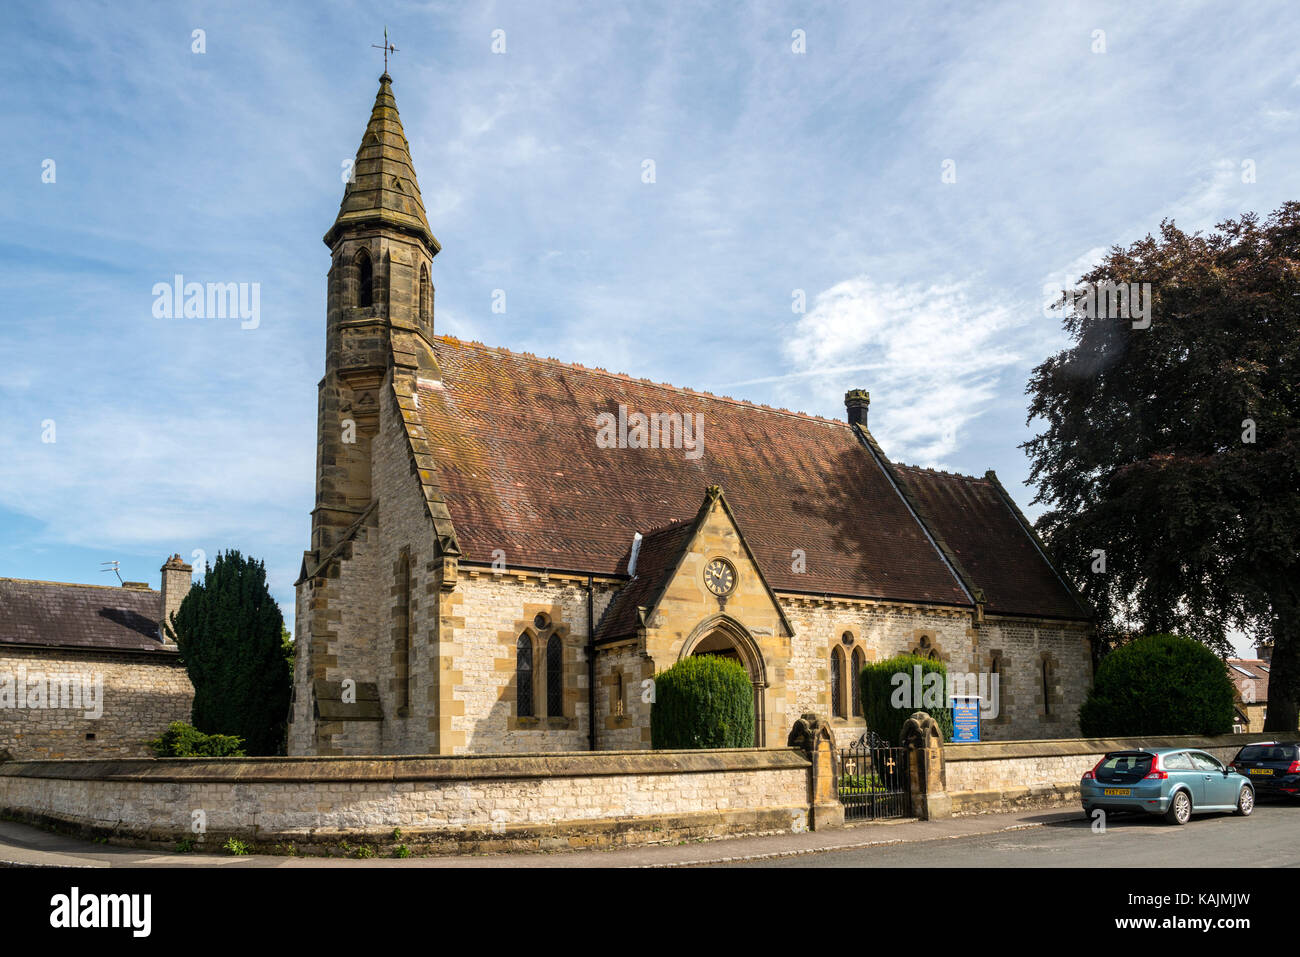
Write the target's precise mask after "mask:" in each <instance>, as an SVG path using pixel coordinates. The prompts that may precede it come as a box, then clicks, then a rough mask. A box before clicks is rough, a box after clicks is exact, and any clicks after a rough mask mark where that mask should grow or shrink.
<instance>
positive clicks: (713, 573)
mask: <svg viewBox="0 0 1300 957" xmlns="http://www.w3.org/2000/svg"><path fill="white" fill-rule="evenodd" d="M704 584H705V585H707V586H708V589H709V591H711V592H713V594H715V595H725V594H727V593H728V592H730V591H731V589H733V588H735V587H736V570H735V569H734V568H732V567H731V562H729V561H727V560H726V559H725V558H715V559H714V560H713V561H711V562H709V564H708V565H706V566H705V567H704Z"/></svg>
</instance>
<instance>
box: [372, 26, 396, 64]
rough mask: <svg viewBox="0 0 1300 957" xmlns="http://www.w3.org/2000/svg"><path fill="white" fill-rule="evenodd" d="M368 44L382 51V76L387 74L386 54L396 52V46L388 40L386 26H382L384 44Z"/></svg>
mask: <svg viewBox="0 0 1300 957" xmlns="http://www.w3.org/2000/svg"><path fill="white" fill-rule="evenodd" d="M370 46H371V47H372V48H373V49H375V50H383V51H384V76H387V75H388V54H390V53H396V52H397V47H395V46H393V45H392V44H391V43H389V42H388V27H387V26H385V27H384V45H383V46H380V45H379V44H378V43H372V44H370Z"/></svg>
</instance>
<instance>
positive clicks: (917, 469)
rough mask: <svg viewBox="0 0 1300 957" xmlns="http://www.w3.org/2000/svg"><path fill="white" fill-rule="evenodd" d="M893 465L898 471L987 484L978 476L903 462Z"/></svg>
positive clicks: (985, 480)
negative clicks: (927, 473) (903, 470)
mask: <svg viewBox="0 0 1300 957" xmlns="http://www.w3.org/2000/svg"><path fill="white" fill-rule="evenodd" d="M894 465H895V466H896V467H897V468H900V469H910V470H911V471H913V472H930V473H932V474H934V475H950V476H952V477H953V478H961V479H970V480H971V481H972V482H984V483H986V484H987V483H988V479H987V478H983V477H981V476H979V475H967V474H966V473H965V472H949V471H948V470H947V469H936V468H931V467H930V466H928V465H908V464H906V463H905V462H895V463H894Z"/></svg>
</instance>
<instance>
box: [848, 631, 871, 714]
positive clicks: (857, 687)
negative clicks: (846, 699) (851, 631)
mask: <svg viewBox="0 0 1300 957" xmlns="http://www.w3.org/2000/svg"><path fill="white" fill-rule="evenodd" d="M852 661H853V670H852V671H851V672H850V674H849V682H850V685H849V688H850V691H851V694H852V697H853V717H855V718H860V717H862V669H863V668H865V667H866V666H867V656H866V655H865V654H864V653H863V651H862V649H861V648H854V649H853V658H852Z"/></svg>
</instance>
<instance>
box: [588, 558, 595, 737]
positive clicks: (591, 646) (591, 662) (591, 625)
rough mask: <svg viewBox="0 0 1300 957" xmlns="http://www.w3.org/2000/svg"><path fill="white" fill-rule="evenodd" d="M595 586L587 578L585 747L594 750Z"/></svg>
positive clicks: (592, 580) (590, 577)
mask: <svg viewBox="0 0 1300 957" xmlns="http://www.w3.org/2000/svg"><path fill="white" fill-rule="evenodd" d="M595 602H596V586H595V579H594V578H593V577H592V576H591V575H588V576H587V747H588V750H591V751H595V750H596V610H595V609H596V605H595Z"/></svg>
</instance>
